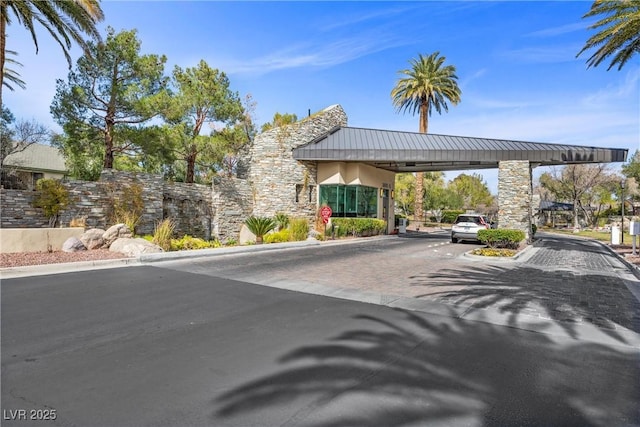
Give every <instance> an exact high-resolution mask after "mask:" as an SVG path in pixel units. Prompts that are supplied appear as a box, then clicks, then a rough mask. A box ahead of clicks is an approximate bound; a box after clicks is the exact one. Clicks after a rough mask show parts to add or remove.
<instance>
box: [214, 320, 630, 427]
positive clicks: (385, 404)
mask: <svg viewBox="0 0 640 427" xmlns="http://www.w3.org/2000/svg"><path fill="white" fill-rule="evenodd" d="M352 323H353V327H352V328H349V329H346V330H345V331H344V332H341V333H339V334H337V335H336V336H335V337H333V338H329V339H327V340H324V341H323V342H320V343H316V344H309V345H304V346H302V347H299V348H297V349H293V350H291V351H288V352H285V354H284V355H283V356H282V357H281V358H280V359H279V360H278V362H279V366H281V369H280V370H277V371H276V372H274V373H273V374H270V375H266V376H264V377H261V378H258V379H256V380H254V381H250V382H247V383H244V384H240V385H238V386H237V387H235V388H234V389H232V390H229V391H226V392H224V393H223V394H221V395H219V396H217V397H216V398H215V399H214V401H213V404H214V406H215V408H216V409H215V412H214V415H213V417H214V418H215V419H216V420H217V421H221V423H220V424H221V425H226V423H227V422H229V425H249V424H250V425H296V426H309V427H338V426H354V427H368V426H389V427H408V426H416V425H429V426H432V425H433V426H438V425H483V426H504V425H532V426H533V425H535V426H540V425H544V426H583V427H584V426H630V425H640V409H638V405H637V402H638V401H640V384H638V382H637V378H640V368H639V366H638V351H637V349H631V348H629V347H626V348H625V347H620V348H614V347H610V346H604V345H601V344H596V343H580V342H578V341H575V340H572V339H569V338H566V339H565V340H564V341H557V340H555V339H554V338H553V337H552V336H550V335H546V334H540V333H533V332H527V331H522V330H517V329H514V328H508V327H503V326H496V325H492V324H487V323H479V322H469V321H466V320H464V319H459V318H455V317H453V316H451V317H445V316H442V317H440V316H428V315H419V314H416V313H412V312H407V311H403V310H389V311H388V312H385V316H384V318H382V317H376V316H371V315H366V316H364V315H360V316H354V318H353V322H352ZM247 420H251V421H247ZM255 420H262V421H263V422H264V424H260V423H258V424H256V421H255ZM247 422H248V423H249V424H246V423H247Z"/></svg>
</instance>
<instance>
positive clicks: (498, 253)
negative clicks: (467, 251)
mask: <svg viewBox="0 0 640 427" xmlns="http://www.w3.org/2000/svg"><path fill="white" fill-rule="evenodd" d="M471 253H472V254H473V255H481V256H494V257H513V256H515V255H516V254H517V253H518V252H517V251H516V250H514V249H496V248H480V249H474V250H473V251H471Z"/></svg>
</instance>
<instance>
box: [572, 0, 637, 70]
mask: <svg viewBox="0 0 640 427" xmlns="http://www.w3.org/2000/svg"><path fill="white" fill-rule="evenodd" d="M594 16H601V17H602V18H601V19H599V20H598V21H597V22H596V23H594V24H593V25H591V26H590V27H589V29H591V30H599V32H598V33H596V34H594V35H593V36H591V37H590V38H589V39H588V40H587V42H586V43H585V45H584V47H583V48H582V49H581V50H580V52H578V54H577V55H576V57H578V56H580V55H581V54H582V53H584V52H586V51H588V50H592V49H596V50H595V52H594V53H593V54H592V55H591V56H590V57H589V59H588V60H587V66H588V67H596V66H598V65H600V64H601V63H602V62H603V61H604V60H606V59H607V58H611V62H610V64H609V67H608V68H607V70H610V69H611V68H613V67H614V66H616V65H617V66H618V70H620V69H621V68H622V67H623V66H624V65H625V64H626V63H627V62H628V61H629V59H631V58H632V57H633V55H635V54H637V53H640V0H617V1H614V0H596V1H595V2H594V3H593V5H592V6H591V9H590V10H589V12H587V13H586V14H585V15H584V16H583V18H590V17H594Z"/></svg>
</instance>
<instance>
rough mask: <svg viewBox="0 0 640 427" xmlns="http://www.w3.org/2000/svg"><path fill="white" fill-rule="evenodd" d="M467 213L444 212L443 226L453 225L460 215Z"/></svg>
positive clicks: (456, 211)
mask: <svg viewBox="0 0 640 427" xmlns="http://www.w3.org/2000/svg"><path fill="white" fill-rule="evenodd" d="M463 213H465V211H462V210H447V211H442V223H443V224H453V222H454V221H455V220H456V218H457V217H458V215H462V214H463Z"/></svg>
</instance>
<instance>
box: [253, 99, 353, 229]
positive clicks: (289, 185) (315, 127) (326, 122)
mask: <svg viewBox="0 0 640 427" xmlns="http://www.w3.org/2000/svg"><path fill="white" fill-rule="evenodd" d="M346 125H347V115H346V113H345V112H344V110H343V109H342V107H341V106H340V105H333V106H331V107H327V108H325V109H324V110H322V111H319V112H317V113H315V114H312V115H311V116H309V117H306V118H304V119H302V120H300V121H299V122H296V123H293V124H291V125H287V126H284V127H278V128H274V129H271V130H268V131H266V132H263V133H261V134H259V135H257V136H256V138H255V139H254V141H253V145H252V147H251V149H250V153H249V154H250V162H249V170H248V174H247V175H248V179H249V182H250V185H251V187H252V192H253V215H256V216H269V217H273V216H274V215H275V214H276V212H284V213H286V214H288V215H289V216H291V217H303V218H307V219H309V220H310V222H311V224H313V220H314V219H315V216H316V209H317V194H318V193H317V191H318V180H317V178H318V177H317V164H316V162H298V161H296V160H294V158H293V153H292V151H293V149H294V148H296V147H298V146H300V145H303V144H306V143H308V142H311V141H313V140H314V139H315V138H317V137H319V136H321V135H324V134H325V133H327V132H329V131H330V130H331V129H333V128H335V127H337V126H346Z"/></svg>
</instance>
